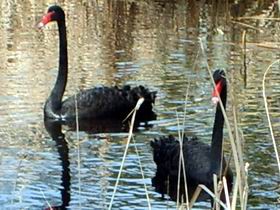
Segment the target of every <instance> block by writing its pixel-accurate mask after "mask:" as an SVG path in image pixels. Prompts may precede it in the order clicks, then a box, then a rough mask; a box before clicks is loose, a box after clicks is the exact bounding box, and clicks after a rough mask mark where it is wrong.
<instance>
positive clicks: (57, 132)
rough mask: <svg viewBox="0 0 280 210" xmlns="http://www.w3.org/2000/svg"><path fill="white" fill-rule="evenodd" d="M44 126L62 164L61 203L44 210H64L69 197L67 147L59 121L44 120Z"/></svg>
mask: <svg viewBox="0 0 280 210" xmlns="http://www.w3.org/2000/svg"><path fill="white" fill-rule="evenodd" d="M44 123H45V128H46V130H47V132H48V133H49V135H50V136H51V138H52V139H53V140H54V141H55V142H56V147H57V151H58V154H59V159H60V160H61V166H62V176H61V186H62V188H61V200H62V204H61V205H60V206H52V207H49V208H47V209H46V210H50V209H52V210H64V209H65V210H66V209H67V208H66V207H67V206H69V202H70V199H71V195H70V186H71V177H70V168H69V166H70V161H69V148H68V144H67V141H66V140H65V136H64V134H63V133H62V131H61V128H62V125H61V123H60V122H59V121H55V120H45V121H44Z"/></svg>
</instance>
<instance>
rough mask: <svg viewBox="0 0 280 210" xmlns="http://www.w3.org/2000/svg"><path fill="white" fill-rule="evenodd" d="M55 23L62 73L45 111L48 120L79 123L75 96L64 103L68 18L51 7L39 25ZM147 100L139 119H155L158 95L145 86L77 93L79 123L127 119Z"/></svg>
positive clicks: (105, 88)
mask: <svg viewBox="0 0 280 210" xmlns="http://www.w3.org/2000/svg"><path fill="white" fill-rule="evenodd" d="M51 21H56V22H57V25H58V31H59V70H58V76H57V79H56V83H55V85H54V87H53V89H52V91H51V94H50V96H49V98H48V99H47V101H46V103H45V107H44V114H45V117H46V118H51V119H60V120H69V119H75V117H76V110H75V96H72V97H69V98H68V99H66V100H65V101H63V102H62V97H63V93H64V91H65V87H66V83H67V74H68V56H67V38H66V25H65V14H64V11H63V9H62V8H61V7H59V6H57V5H54V6H51V7H49V9H48V12H47V14H46V15H44V16H43V18H42V20H41V21H40V23H39V24H38V28H42V27H43V26H45V25H46V24H48V23H49V22H51ZM141 97H143V98H144V99H145V101H144V103H143V104H142V105H141V107H140V109H139V111H138V116H142V117H143V116H149V115H154V112H153V111H152V105H153V103H154V101H155V97H156V92H150V91H149V90H148V89H147V88H145V87H143V86H138V87H134V88H131V87H130V86H128V85H126V86H124V87H123V88H118V87H96V88H92V89H88V90H84V91H81V92H79V93H77V95H76V99H77V107H78V116H79V119H92V118H94V119H104V118H114V119H123V118H125V117H126V116H127V114H129V112H130V111H131V110H132V109H133V108H134V107H135V105H136V103H137V101H138V99H139V98H141Z"/></svg>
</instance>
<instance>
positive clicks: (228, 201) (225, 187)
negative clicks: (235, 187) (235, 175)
mask: <svg viewBox="0 0 280 210" xmlns="http://www.w3.org/2000/svg"><path fill="white" fill-rule="evenodd" d="M223 187H224V193H225V197H226V204H227V207H228V209H231V208H230V199H229V192H228V186H227V179H226V177H224V176H223Z"/></svg>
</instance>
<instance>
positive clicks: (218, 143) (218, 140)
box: [211, 84, 227, 175]
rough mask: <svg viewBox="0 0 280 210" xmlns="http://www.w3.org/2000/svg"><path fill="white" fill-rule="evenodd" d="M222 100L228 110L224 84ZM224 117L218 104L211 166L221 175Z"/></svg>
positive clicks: (212, 142) (213, 133)
mask: <svg viewBox="0 0 280 210" xmlns="http://www.w3.org/2000/svg"><path fill="white" fill-rule="evenodd" d="M220 98H221V101H222V104H223V106H224V108H226V100H227V87H226V84H224V87H223V90H222V92H221V94H220ZM224 121H225V119H224V116H223V113H222V109H221V106H220V103H218V105H217V108H216V114H215V121H214V127H213V132H212V141H211V165H212V167H211V168H212V170H214V172H215V173H216V174H217V175H219V172H220V166H221V160H222V157H223V156H222V150H223V127H224Z"/></svg>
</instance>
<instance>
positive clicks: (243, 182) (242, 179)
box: [230, 88, 247, 209]
mask: <svg viewBox="0 0 280 210" xmlns="http://www.w3.org/2000/svg"><path fill="white" fill-rule="evenodd" d="M230 90H231V91H230V97H231V102H232V114H233V121H234V133H235V141H236V149H237V152H238V154H239V162H240V168H239V170H240V175H241V177H240V179H239V181H238V183H240V184H239V187H240V186H241V188H239V190H240V193H242V194H240V199H243V201H244V199H245V197H244V196H243V194H244V186H246V185H247V181H246V179H245V166H244V161H243V151H242V146H241V145H242V141H241V139H240V136H239V130H238V127H237V113H236V104H235V100H234V96H233V90H232V88H231V89H230ZM234 195H235V196H233V197H232V203H233V204H234V205H236V200H237V198H238V197H237V194H234ZM246 199H247V197H246ZM242 209H246V205H244V206H242Z"/></svg>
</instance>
